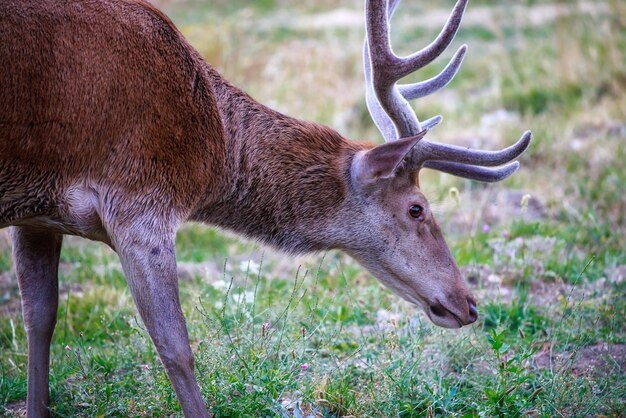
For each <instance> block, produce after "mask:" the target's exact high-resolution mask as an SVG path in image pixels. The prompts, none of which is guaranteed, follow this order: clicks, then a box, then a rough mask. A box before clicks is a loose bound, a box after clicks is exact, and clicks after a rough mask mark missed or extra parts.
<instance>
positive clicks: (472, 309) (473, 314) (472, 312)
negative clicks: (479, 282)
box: [467, 298, 478, 324]
mask: <svg viewBox="0 0 626 418" xmlns="http://www.w3.org/2000/svg"><path fill="white" fill-rule="evenodd" d="M467 306H468V308H469V317H468V319H469V322H468V324H471V323H473V322H476V320H477V319H478V309H476V302H474V299H472V298H467Z"/></svg>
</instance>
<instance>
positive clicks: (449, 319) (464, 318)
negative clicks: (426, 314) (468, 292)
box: [429, 297, 478, 328]
mask: <svg viewBox="0 0 626 418" xmlns="http://www.w3.org/2000/svg"><path fill="white" fill-rule="evenodd" d="M461 300H462V299H461ZM466 300H467V308H465V307H460V306H458V305H457V307H456V308H454V307H452V306H450V307H448V306H445V305H444V304H442V303H441V302H440V301H439V300H438V299H436V300H435V303H433V304H431V305H430V306H429V310H430V312H431V313H432V314H433V316H431V319H432V321H433V322H434V323H435V324H437V325H440V326H444V327H450V328H457V327H462V326H463V325H469V324H471V323H474V322H476V319H477V318H478V310H477V309H476V302H474V299H472V298H471V297H467V298H466ZM461 303H462V302H461Z"/></svg>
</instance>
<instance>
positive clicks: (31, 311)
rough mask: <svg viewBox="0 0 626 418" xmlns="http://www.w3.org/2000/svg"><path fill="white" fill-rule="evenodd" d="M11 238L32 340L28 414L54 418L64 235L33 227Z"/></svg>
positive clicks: (15, 231)
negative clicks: (53, 347)
mask: <svg viewBox="0 0 626 418" xmlns="http://www.w3.org/2000/svg"><path fill="white" fill-rule="evenodd" d="M11 238H12V241H13V258H14V260H15V271H16V274H17V280H18V283H19V286H20V293H21V295H22V313H23V315H24V328H25V329H26V335H27V338H28V389H27V395H26V411H27V412H26V414H27V416H28V417H29V418H35V417H36V418H39V417H47V416H49V415H50V410H49V409H48V407H49V405H50V395H49V392H48V373H49V368H50V340H51V339H52V333H53V332H54V327H55V325H56V321H57V307H58V304H59V299H58V298H59V290H58V289H59V288H58V269H59V255H60V253H61V243H62V241H63V235H60V234H56V233H52V232H48V231H43V230H38V229H33V228H29V227H12V228H11Z"/></svg>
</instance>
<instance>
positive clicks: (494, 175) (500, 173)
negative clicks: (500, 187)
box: [422, 161, 519, 183]
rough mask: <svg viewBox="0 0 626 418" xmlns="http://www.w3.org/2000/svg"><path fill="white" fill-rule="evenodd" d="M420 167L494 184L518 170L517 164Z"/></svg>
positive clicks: (440, 163)
mask: <svg viewBox="0 0 626 418" xmlns="http://www.w3.org/2000/svg"><path fill="white" fill-rule="evenodd" d="M422 167H426V168H432V169H433V170H437V171H443V172H444V173H448V174H452V175H453V176H457V177H464V178H467V179H472V180H478V181H484V182H487V183H494V182H497V181H500V180H504V179H505V178H507V177H509V176H510V175H511V174H513V173H515V172H516V171H517V169H518V168H519V162H517V161H513V162H512V163H509V164H506V165H503V166H502V167H497V168H487V167H479V166H475V165H469V164H460V163H455V162H450V161H426V162H424V164H423V165H422Z"/></svg>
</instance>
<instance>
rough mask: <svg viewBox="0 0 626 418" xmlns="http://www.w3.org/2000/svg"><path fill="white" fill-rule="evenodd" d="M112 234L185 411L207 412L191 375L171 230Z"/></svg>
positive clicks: (190, 414) (200, 414) (202, 414)
mask: <svg viewBox="0 0 626 418" xmlns="http://www.w3.org/2000/svg"><path fill="white" fill-rule="evenodd" d="M133 229H134V228H133ZM137 229H140V228H137ZM116 235H117V239H114V241H115V248H116V250H117V253H118V254H119V256H120V260H121V262H122V267H123V269H124V273H125V275H126V279H127V281H128V285H129V287H130V290H131V293H132V295H133V299H134V300H135V304H136V305H137V309H138V310H139V314H140V315H141V318H142V319H143V322H144V324H145V326H146V328H147V329H148V333H149V334H150V337H151V338H152V341H153V342H154V345H155V346H156V349H157V351H158V353H159V357H160V358H161V361H162V362H163V365H164V366H165V370H166V371H167V374H168V376H169V378H170V381H171V382H172V386H173V387H174V390H175V391H176V396H177V398H178V401H179V402H180V404H181V407H182V409H183V413H184V414H185V416H186V417H189V418H191V417H194V418H195V417H208V416H209V414H208V412H207V410H206V406H205V404H204V401H203V400H202V396H201V395H200V388H199V387H198V382H197V381H196V377H195V375H194V358H193V353H192V351H191V347H190V346H189V336H188V334H187V326H186V324H185V318H184V316H183V312H182V310H181V307H180V301H179V298H178V277H177V275H176V256H175V250H174V249H175V246H174V236H175V234H174V232H168V233H167V234H163V235H167V238H163V236H156V235H157V234H155V233H154V232H149V233H148V234H146V231H145V229H143V230H141V232H136V231H132V232H130V233H129V232H128V231H126V232H124V233H122V234H116ZM120 237H123V238H120Z"/></svg>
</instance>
